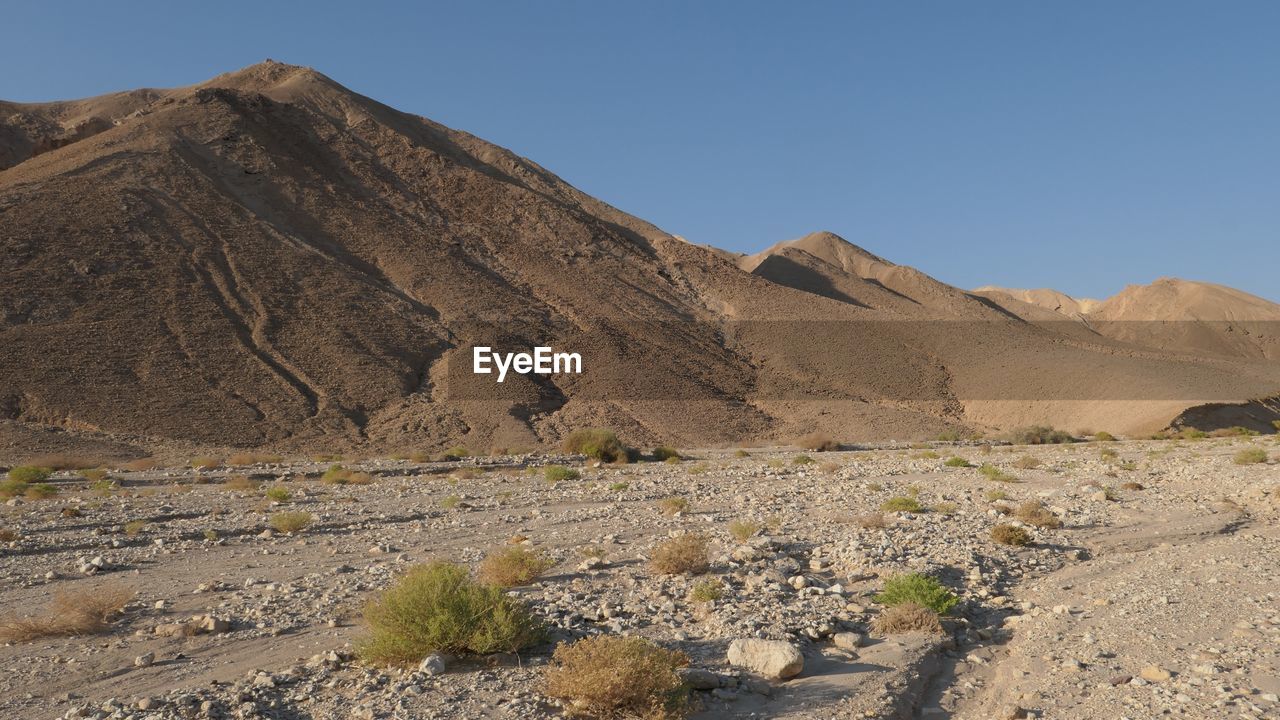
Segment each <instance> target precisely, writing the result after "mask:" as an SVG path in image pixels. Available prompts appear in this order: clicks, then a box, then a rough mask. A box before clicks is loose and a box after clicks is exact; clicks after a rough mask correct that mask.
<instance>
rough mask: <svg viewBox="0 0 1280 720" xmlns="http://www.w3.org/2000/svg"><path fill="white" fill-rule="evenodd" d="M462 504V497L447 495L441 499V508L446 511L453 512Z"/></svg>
mask: <svg viewBox="0 0 1280 720" xmlns="http://www.w3.org/2000/svg"><path fill="white" fill-rule="evenodd" d="M461 503H462V496H461V495H446V496H444V497H443V498H440V507H442V508H444V509H445V510H452V509H454V508H456V507H458V505H460V504H461Z"/></svg>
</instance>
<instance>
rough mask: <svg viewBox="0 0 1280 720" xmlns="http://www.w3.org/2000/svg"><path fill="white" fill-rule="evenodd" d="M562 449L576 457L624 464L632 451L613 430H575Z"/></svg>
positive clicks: (565, 440) (566, 439)
mask: <svg viewBox="0 0 1280 720" xmlns="http://www.w3.org/2000/svg"><path fill="white" fill-rule="evenodd" d="M562 449H563V450H564V451H565V452H567V453H573V454H575V455H586V456H587V457H589V458H595V459H596V460H599V461H601V462H608V463H624V462H627V461H628V460H629V459H630V457H631V451H630V449H629V448H627V446H625V445H623V444H622V441H621V440H619V439H618V436H617V435H615V434H614V433H613V431H612V430H605V429H603V428H590V429H587V430H575V431H573V432H571V433H569V435H568V437H566V438H565V439H564V444H563V446H562Z"/></svg>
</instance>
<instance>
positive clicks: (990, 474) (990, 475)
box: [978, 463, 1018, 483]
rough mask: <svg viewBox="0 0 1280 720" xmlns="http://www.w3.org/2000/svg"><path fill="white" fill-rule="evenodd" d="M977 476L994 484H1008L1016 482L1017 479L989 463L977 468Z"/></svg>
mask: <svg viewBox="0 0 1280 720" xmlns="http://www.w3.org/2000/svg"><path fill="white" fill-rule="evenodd" d="M978 474H980V475H982V476H983V477H985V478H986V479H988V480H994V481H996V482H1008V483H1011V482H1018V478H1016V477H1014V476H1013V475H1010V474H1009V473H1007V472H1005V471H1003V470H1001V469H1000V468H998V467H996V466H995V465H992V464H990V463H982V465H981V466H980V467H979V468H978Z"/></svg>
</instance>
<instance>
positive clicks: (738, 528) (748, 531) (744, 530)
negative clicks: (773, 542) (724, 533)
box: [729, 520, 764, 543]
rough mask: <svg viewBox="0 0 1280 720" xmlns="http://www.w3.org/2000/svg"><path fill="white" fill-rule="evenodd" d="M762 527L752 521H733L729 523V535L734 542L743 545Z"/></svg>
mask: <svg viewBox="0 0 1280 720" xmlns="http://www.w3.org/2000/svg"><path fill="white" fill-rule="evenodd" d="M763 527H764V526H763V525H761V524H760V523H758V522H755V521H752V520H733V521H731V522H730V523H729V534H730V535H732V536H733V539H734V540H737V541H738V542H740V543H744V542H746V541H748V540H750V539H751V538H752V536H754V535H755V534H756V533H758V532H760V529H761V528H763Z"/></svg>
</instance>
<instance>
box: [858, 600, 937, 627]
mask: <svg viewBox="0 0 1280 720" xmlns="http://www.w3.org/2000/svg"><path fill="white" fill-rule="evenodd" d="M871 630H872V632H874V633H876V634H877V635H897V634H900V633H928V634H930V635H941V634H942V623H941V622H940V621H939V620H938V613H936V612H934V611H933V610H930V609H929V608H927V607H925V606H923V605H920V604H919V603H914V602H905V603H902V604H901V605H895V606H893V607H891V608H889V609H887V610H885V611H884V612H882V613H880V614H879V615H877V616H876V619H875V620H874V621H872V623H871Z"/></svg>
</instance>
